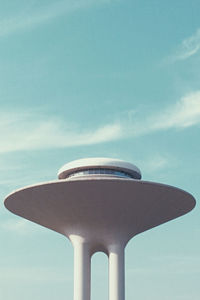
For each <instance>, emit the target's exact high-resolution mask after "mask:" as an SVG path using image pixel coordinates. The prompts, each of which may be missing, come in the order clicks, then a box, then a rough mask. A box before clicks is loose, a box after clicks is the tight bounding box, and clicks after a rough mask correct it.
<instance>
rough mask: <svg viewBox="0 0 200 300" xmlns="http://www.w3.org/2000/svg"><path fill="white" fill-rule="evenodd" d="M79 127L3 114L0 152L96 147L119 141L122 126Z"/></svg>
mask: <svg viewBox="0 0 200 300" xmlns="http://www.w3.org/2000/svg"><path fill="white" fill-rule="evenodd" d="M74 128H77V125H75V124H73V126H71V125H68V124H66V123H65V122H63V121H60V120H57V119H53V118H47V119H46V120H44V119H43V120H38V118H37V117H36V116H35V115H31V114H30V115H27V114H25V115H23V114H21V115H15V114H12V115H11V114H9V113H7V114H5V113H4V114H1V115H0V139H1V145H0V153H7V152H10V151H19V150H36V149H45V148H65V147H74V146H83V145H93V144H98V143H103V142H107V141H112V140H115V139H119V138H120V137H121V135H122V128H121V126H120V125H119V124H117V123H113V124H106V125H103V126H102V127H99V128H97V129H93V130H83V129H77V130H75V129H74Z"/></svg>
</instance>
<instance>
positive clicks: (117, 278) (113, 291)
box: [109, 244, 125, 300]
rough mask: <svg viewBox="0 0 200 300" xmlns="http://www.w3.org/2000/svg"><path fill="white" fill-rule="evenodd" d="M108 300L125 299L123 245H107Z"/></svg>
mask: <svg viewBox="0 0 200 300" xmlns="http://www.w3.org/2000/svg"><path fill="white" fill-rule="evenodd" d="M109 300H125V272H124V245H121V244H117V245H112V246H110V247H109Z"/></svg>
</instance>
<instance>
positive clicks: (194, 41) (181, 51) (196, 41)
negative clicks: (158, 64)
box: [171, 28, 200, 62]
mask: <svg viewBox="0 0 200 300" xmlns="http://www.w3.org/2000/svg"><path fill="white" fill-rule="evenodd" d="M199 51H200V28H199V29H198V30H197V31H196V32H195V33H194V34H193V35H191V36H190V37H188V38H186V39H184V40H183V41H182V43H181V45H180V46H179V48H178V50H177V52H176V53H175V55H174V56H172V57H171V60H172V61H173V62H174V61H178V60H186V59H188V58H190V57H191V56H193V55H195V54H197V53H198V52H199Z"/></svg>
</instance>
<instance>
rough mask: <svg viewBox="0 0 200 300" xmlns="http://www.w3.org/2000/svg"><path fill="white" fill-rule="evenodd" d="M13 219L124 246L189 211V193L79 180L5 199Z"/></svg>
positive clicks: (154, 186) (112, 181)
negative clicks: (120, 243)
mask: <svg viewBox="0 0 200 300" xmlns="http://www.w3.org/2000/svg"><path fill="white" fill-rule="evenodd" d="M5 206H6V207H7V208H8V209H9V210H10V211H11V212H13V213H14V214H17V215H19V216H21V217H24V218H26V219H28V220H30V221H33V222H35V223H38V224H40V225H43V226H45V227H48V228H50V229H52V230H55V231H57V232H59V233H61V234H64V235H67V236H69V235H70V234H80V235H83V236H85V237H86V238H87V236H88V237H89V238H90V237H91V236H92V237H93V239H95V238H96V239H98V240H100V241H101V240H102V241H105V240H109V241H112V240H113V241H114V240H115V239H118V238H119V236H120V237H123V239H124V241H125V242H127V241H128V240H129V239H130V238H131V237H133V236H134V235H136V234H138V233H140V232H143V231H145V230H148V229H150V228H152V227H155V226H158V225H160V224H162V223H165V222H167V221H169V220H172V219H174V218H177V217H179V216H181V215H184V214H185V213H187V212H189V211H190V210H191V209H192V208H193V207H194V206H195V200H194V198H193V196H192V195H190V194H189V193H187V192H185V191H183V190H180V189H177V188H174V187H171V186H168V185H163V184H158V183H152V182H145V181H139V180H131V179H118V178H114V179H113V178H110V177H109V178H102V177H96V178H90V177H83V178H79V179H78V178H77V179H71V180H60V181H54V182H49V183H44V184H38V185H34V186H30V187H27V188H23V189H20V190H18V191H16V192H14V193H12V194H10V195H9V196H8V197H7V198H6V199H5Z"/></svg>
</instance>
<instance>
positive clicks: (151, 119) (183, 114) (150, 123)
mask: <svg viewBox="0 0 200 300" xmlns="http://www.w3.org/2000/svg"><path fill="white" fill-rule="evenodd" d="M198 124H200V91H195V92H192V93H190V94H188V95H186V96H184V97H182V98H181V99H180V100H179V101H178V102H176V103H175V104H174V105H171V106H170V107H167V108H166V109H164V110H163V111H159V112H156V113H154V114H151V115H149V116H148V117H147V118H146V120H145V121H143V122H140V121H137V120H136V121H135V122H133V124H132V126H130V128H131V130H132V135H134V136H140V135H144V134H148V133H152V132H157V131H161V130H168V129H184V128H187V127H191V126H195V125H198ZM129 134H130V133H129Z"/></svg>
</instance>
